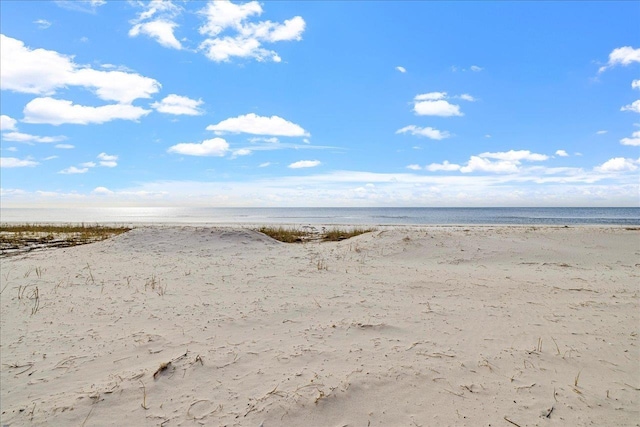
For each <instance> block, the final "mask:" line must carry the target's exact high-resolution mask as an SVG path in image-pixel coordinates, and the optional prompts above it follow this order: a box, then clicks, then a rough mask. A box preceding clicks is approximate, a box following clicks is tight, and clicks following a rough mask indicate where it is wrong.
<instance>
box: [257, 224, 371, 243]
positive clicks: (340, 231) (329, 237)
mask: <svg viewBox="0 0 640 427" xmlns="http://www.w3.org/2000/svg"><path fill="white" fill-rule="evenodd" d="M257 231H259V232H260V233H263V234H266V235H267V236H269V237H271V238H273V239H275V240H278V241H280V242H284V243H303V242H308V241H322V242H338V241H341V240H346V239H350V238H352V237H355V236H359V235H361V234H365V233H370V232H372V231H375V229H373V228H357V227H356V228H348V229H345V228H338V227H335V228H331V229H326V228H324V227H323V228H322V230H320V231H318V230H316V229H313V228H305V229H300V228H295V227H288V228H287V227H282V226H279V227H260V228H259V229H258V230H257Z"/></svg>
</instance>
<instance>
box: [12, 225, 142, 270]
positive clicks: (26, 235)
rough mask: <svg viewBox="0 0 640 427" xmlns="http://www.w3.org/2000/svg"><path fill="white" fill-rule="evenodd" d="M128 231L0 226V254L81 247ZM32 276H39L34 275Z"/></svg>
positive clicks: (97, 228) (69, 226)
mask: <svg viewBox="0 0 640 427" xmlns="http://www.w3.org/2000/svg"><path fill="white" fill-rule="evenodd" d="M129 230H131V228H129V227H124V226H104V225H97V224H95V225H88V224H0V254H2V255H10V254H16V253H21V252H28V251H31V250H34V249H45V248H61V247H70V246H77V245H84V244H87V243H93V242H98V241H100V240H105V239H108V238H110V237H113V236H117V235H118V234H122V233H126V232H127V231H129ZM36 274H38V275H40V274H41V272H38V271H36Z"/></svg>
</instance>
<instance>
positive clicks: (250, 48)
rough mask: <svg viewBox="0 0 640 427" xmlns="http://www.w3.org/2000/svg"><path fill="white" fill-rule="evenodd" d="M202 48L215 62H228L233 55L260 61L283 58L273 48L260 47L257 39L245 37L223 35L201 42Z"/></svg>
mask: <svg viewBox="0 0 640 427" xmlns="http://www.w3.org/2000/svg"><path fill="white" fill-rule="evenodd" d="M200 50H203V51H205V55H206V56H207V58H209V59H210V60H212V61H214V62H227V61H229V59H230V58H232V57H238V58H254V59H256V60H257V61H259V62H263V61H268V60H271V61H273V62H280V61H282V59H281V58H280V56H278V54H277V53H276V52H274V51H272V50H267V49H263V48H261V47H260V42H259V41H258V40H256V39H245V38H243V37H223V38H215V39H209V40H205V41H204V42H202V43H201V44H200Z"/></svg>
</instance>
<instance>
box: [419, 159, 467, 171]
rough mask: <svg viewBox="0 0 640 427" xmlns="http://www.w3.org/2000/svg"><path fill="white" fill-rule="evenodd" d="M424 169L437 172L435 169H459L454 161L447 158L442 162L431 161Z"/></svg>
mask: <svg viewBox="0 0 640 427" xmlns="http://www.w3.org/2000/svg"><path fill="white" fill-rule="evenodd" d="M425 169H426V170H428V171H431V172H437V171H449V172H451V171H457V170H460V165H456V164H455V163H449V162H448V161H447V160H445V161H444V162H442V163H431V164H430V165H428V166H427V167H426V168H425Z"/></svg>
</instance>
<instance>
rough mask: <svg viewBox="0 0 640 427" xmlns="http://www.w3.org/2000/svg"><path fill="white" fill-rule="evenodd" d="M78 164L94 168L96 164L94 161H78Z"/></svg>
mask: <svg viewBox="0 0 640 427" xmlns="http://www.w3.org/2000/svg"><path fill="white" fill-rule="evenodd" d="M80 166H82V167H83V168H95V167H96V166H97V164H96V162H84V163H80Z"/></svg>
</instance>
